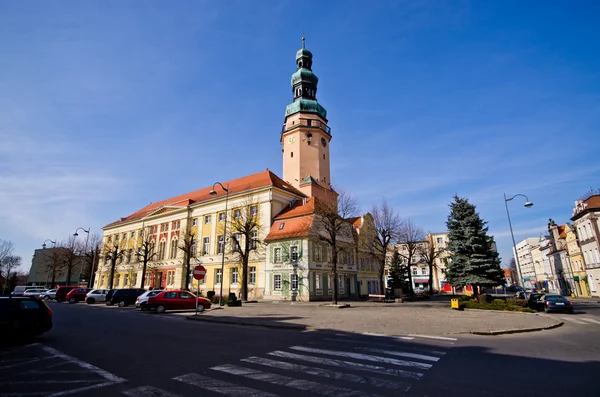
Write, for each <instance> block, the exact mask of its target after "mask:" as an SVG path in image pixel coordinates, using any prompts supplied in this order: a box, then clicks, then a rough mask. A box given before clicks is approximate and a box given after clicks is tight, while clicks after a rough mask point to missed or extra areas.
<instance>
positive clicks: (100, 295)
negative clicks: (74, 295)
mask: <svg viewBox="0 0 600 397" xmlns="http://www.w3.org/2000/svg"><path fill="white" fill-rule="evenodd" d="M109 292H110V290H109V289H94V290H91V291H90V292H88V293H87V295H86V296H85V302H86V303H87V304H89V305H91V304H93V303H96V302H105V301H106V295H108V293H109Z"/></svg>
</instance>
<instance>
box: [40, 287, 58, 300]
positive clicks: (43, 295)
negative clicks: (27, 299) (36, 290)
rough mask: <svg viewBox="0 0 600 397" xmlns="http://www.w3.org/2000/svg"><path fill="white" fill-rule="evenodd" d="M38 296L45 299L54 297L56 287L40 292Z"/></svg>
mask: <svg viewBox="0 0 600 397" xmlns="http://www.w3.org/2000/svg"><path fill="white" fill-rule="evenodd" d="M39 298H40V299H43V300H45V301H47V300H50V299H54V298H56V289H49V290H48V291H44V292H42V293H41V294H40V296H39Z"/></svg>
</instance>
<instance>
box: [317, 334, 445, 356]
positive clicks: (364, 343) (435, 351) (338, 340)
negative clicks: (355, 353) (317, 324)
mask: <svg viewBox="0 0 600 397" xmlns="http://www.w3.org/2000/svg"><path fill="white" fill-rule="evenodd" d="M323 340H330V341H335V342H337V343H351V344H357V345H360V344H362V345H369V346H380V347H388V348H390V349H397V348H398V347H399V346H402V347H403V348H405V349H410V350H414V351H416V352H423V353H428V354H437V355H438V356H443V355H445V354H446V352H445V351H442V350H431V349H424V348H422V347H414V346H413V345H409V344H402V345H399V344H392V343H379V342H370V341H353V340H347V339H336V338H323ZM311 343H313V342H311Z"/></svg>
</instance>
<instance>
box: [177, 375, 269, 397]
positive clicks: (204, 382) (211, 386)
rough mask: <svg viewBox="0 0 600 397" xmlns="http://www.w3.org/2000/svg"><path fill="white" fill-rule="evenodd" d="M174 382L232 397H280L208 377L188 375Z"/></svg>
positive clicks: (179, 377)
mask: <svg viewBox="0 0 600 397" xmlns="http://www.w3.org/2000/svg"><path fill="white" fill-rule="evenodd" d="M173 380H176V381H179V382H183V383H187V384H188V385H192V386H197V387H201V388H203V389H206V390H210V391H212V392H215V393H220V394H224V395H226V396H230V397H278V396H277V394H272V393H267V392H263V391H260V390H256V389H251V388H249V387H244V386H239V385H236V384H234V383H230V382H225V381H222V380H219V379H215V378H209V377H208V376H202V375H198V374H187V375H182V376H178V377H176V378H173Z"/></svg>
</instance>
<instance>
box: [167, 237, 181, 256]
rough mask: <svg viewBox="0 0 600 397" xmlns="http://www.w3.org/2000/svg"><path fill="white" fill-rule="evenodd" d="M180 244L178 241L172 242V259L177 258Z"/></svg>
mask: <svg viewBox="0 0 600 397" xmlns="http://www.w3.org/2000/svg"><path fill="white" fill-rule="evenodd" d="M178 242H179V240H178V239H176V238H174V239H173V240H171V252H170V253H169V254H170V255H169V257H170V259H175V258H177V243H178Z"/></svg>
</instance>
